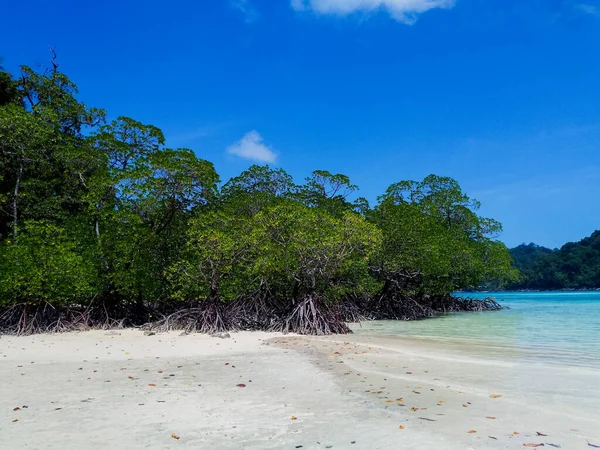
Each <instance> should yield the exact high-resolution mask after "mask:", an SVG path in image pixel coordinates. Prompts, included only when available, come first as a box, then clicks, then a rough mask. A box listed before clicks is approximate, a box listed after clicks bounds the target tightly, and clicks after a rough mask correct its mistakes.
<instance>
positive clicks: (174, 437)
mask: <svg viewBox="0 0 600 450" xmlns="http://www.w3.org/2000/svg"><path fill="white" fill-rule="evenodd" d="M171 437H172V438H173V439H179V436H177V435H176V434H175V433H172V434H171Z"/></svg>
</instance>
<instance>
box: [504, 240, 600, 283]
mask: <svg viewBox="0 0 600 450" xmlns="http://www.w3.org/2000/svg"><path fill="white" fill-rule="evenodd" d="M510 253H511V256H512V258H513V259H514V265H515V267H517V268H518V269H519V270H520V273H521V275H520V277H519V279H518V281H516V282H513V283H510V284H509V285H508V286H507V288H508V289H526V290H542V291H550V290H568V289H600V231H594V232H593V233H592V234H591V236H588V237H586V238H584V239H582V240H581V241H579V242H568V243H566V244H565V245H563V246H562V247H561V248H560V249H549V248H546V247H542V246H539V245H536V244H533V243H531V244H521V245H519V246H518V247H515V248H513V249H511V250H510Z"/></svg>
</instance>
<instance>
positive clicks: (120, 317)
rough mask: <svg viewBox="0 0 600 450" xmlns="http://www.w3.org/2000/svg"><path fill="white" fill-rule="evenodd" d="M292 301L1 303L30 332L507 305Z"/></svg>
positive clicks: (259, 325)
mask: <svg viewBox="0 0 600 450" xmlns="http://www.w3.org/2000/svg"><path fill="white" fill-rule="evenodd" d="M113 305H120V306H118V307H117V306H113ZM287 305H289V303H288V302H287V301H285V299H278V298H268V297H267V296H265V295H261V296H257V297H248V298H242V299H238V300H236V301H232V302H228V303H224V302H221V301H219V300H215V299H207V300H203V301H200V302H193V303H189V304H186V305H182V304H175V305H174V304H172V303H168V302H167V303H166V302H162V303H160V302H156V303H146V304H140V303H129V304H127V303H125V304H123V303H119V302H111V303H108V304H107V303H106V302H93V303H92V304H91V305H89V306H88V307H82V306H79V305H75V306H70V307H66V306H57V305H52V304H50V303H48V302H38V303H20V304H17V305H14V306H10V307H5V308H3V309H0V333H1V334H13V335H30V334H35V333H57V332H66V331H82V330H89V329H114V328H123V327H131V326H141V328H144V329H146V330H153V331H160V332H163V331H171V330H183V331H186V332H189V333H194V332H198V333H217V332H226V331H238V330H268V331H280V332H283V333H298V334H309V335H326V334H346V333H350V332H351V331H350V328H349V327H348V325H347V323H351V322H353V323H355V322H362V321H366V320H420V319H425V318H428V317H434V316H437V315H440V314H446V313H455V312H461V311H497V310H500V309H503V308H502V306H501V305H500V304H498V303H497V302H496V301H495V300H493V299H491V298H487V299H484V300H478V299H470V298H460V297H453V296H450V295H443V296H432V295H418V294H415V293H406V292H400V291H398V290H395V289H393V290H388V291H387V292H381V293H379V294H378V295H376V296H373V297H371V298H368V297H366V296H365V297H352V298H348V299H346V301H344V302H342V303H341V304H339V305H336V306H328V305H326V304H325V303H324V301H323V299H322V298H321V297H319V296H318V295H316V294H312V295H308V296H307V297H305V298H304V299H302V300H301V301H300V302H298V303H295V304H294V305H293V306H292V307H290V306H287ZM157 317H158V318H159V319H156V318H157Z"/></svg>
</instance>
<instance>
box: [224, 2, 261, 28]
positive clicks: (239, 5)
mask: <svg viewBox="0 0 600 450" xmlns="http://www.w3.org/2000/svg"><path fill="white" fill-rule="evenodd" d="M229 4H230V5H231V7H232V8H234V9H237V10H238V11H239V12H240V13H241V14H242V16H243V18H244V21H245V22H246V23H253V22H256V21H257V20H258V19H259V18H260V14H259V13H258V11H257V10H256V8H255V7H254V5H253V4H252V3H251V2H250V1H249V0H230V2H229Z"/></svg>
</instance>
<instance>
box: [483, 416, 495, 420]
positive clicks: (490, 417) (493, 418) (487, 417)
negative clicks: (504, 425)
mask: <svg viewBox="0 0 600 450" xmlns="http://www.w3.org/2000/svg"><path fill="white" fill-rule="evenodd" d="M485 418H486V419H492V420H495V419H496V418H495V417H494V416H486V417H485Z"/></svg>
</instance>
